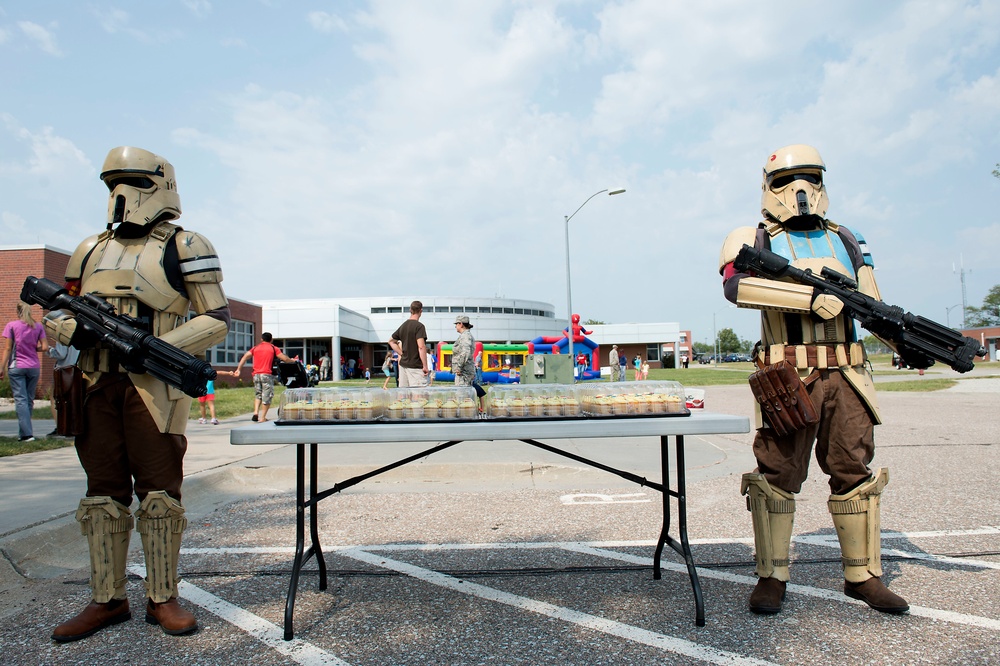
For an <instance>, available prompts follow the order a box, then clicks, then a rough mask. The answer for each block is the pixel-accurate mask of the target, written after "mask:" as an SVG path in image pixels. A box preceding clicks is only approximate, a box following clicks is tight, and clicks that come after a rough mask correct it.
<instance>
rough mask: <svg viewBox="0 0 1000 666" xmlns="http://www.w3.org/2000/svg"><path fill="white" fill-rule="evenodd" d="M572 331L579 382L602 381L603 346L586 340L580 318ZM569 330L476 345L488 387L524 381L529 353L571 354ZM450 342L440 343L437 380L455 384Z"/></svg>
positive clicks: (435, 365) (575, 322)
mask: <svg viewBox="0 0 1000 666" xmlns="http://www.w3.org/2000/svg"><path fill="white" fill-rule="evenodd" d="M571 321H572V328H573V332H572V335H573V353H574V354H576V357H577V363H576V365H577V367H579V368H581V371H580V373H579V375H578V378H579V379H600V378H601V362H600V346H599V345H598V344H597V343H596V342H594V341H593V340H591V339H590V338H588V337H586V336H587V335H589V334H590V333H592V332H593V331H587V330H585V329H584V328H583V326H581V325H580V315H578V314H575V315H573V316H572V318H571ZM570 335H571V333H570V328H569V327H566V328H564V329H563V334H562V335H560V336H539V337H537V338H535V339H534V340H532V341H531V342H527V343H523V344H509V345H507V344H491V343H482V342H476V356H478V357H479V358H481V359H482V360H481V361H480V369H481V370H482V373H483V383H485V384H516V383H519V382H520V380H521V366H522V365H524V363H525V359H526V358H527V356H528V354H566V353H568V352H569V336H570ZM451 350H452V345H451V344H450V343H444V342H439V343H438V344H437V354H436V359H435V362H434V367H433V368H432V370H433V371H434V381H442V382H453V381H455V375H454V374H452V373H451V372H450V368H451Z"/></svg>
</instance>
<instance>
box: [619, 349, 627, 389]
mask: <svg viewBox="0 0 1000 666" xmlns="http://www.w3.org/2000/svg"><path fill="white" fill-rule="evenodd" d="M627 369H628V354H626V353H625V352H621V351H620V352H618V380H619V381H623V382H624V381H625V380H627V379H628V372H627Z"/></svg>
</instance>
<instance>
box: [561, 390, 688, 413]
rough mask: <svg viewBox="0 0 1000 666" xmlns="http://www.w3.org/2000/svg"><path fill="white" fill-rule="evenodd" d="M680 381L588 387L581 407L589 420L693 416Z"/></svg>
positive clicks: (581, 401)
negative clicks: (593, 418)
mask: <svg viewBox="0 0 1000 666" xmlns="http://www.w3.org/2000/svg"><path fill="white" fill-rule="evenodd" d="M685 396H686V392H685V389H684V387H683V386H682V385H681V384H680V383H679V382H671V381H644V382H609V383H600V384H590V385H586V386H584V387H583V389H582V395H581V398H580V406H581V408H582V411H583V413H584V414H585V415H586V416H589V417H598V418H601V417H616V418H620V417H651V416H689V415H690V414H691V412H690V410H689V409H688V407H687V403H686V400H685Z"/></svg>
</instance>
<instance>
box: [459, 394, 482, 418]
mask: <svg viewBox="0 0 1000 666" xmlns="http://www.w3.org/2000/svg"><path fill="white" fill-rule="evenodd" d="M477 411H478V410H477V409H476V401H475V400H473V399H472V398H462V401H461V402H460V403H458V416H459V417H460V418H463V419H474V418H476V412H477Z"/></svg>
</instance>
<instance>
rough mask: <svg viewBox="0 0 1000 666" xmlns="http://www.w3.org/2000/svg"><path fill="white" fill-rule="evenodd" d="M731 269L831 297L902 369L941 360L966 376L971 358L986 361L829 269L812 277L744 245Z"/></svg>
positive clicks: (958, 339) (945, 331)
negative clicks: (888, 347)
mask: <svg viewBox="0 0 1000 666" xmlns="http://www.w3.org/2000/svg"><path fill="white" fill-rule="evenodd" d="M733 265H734V266H735V267H736V270H738V271H740V272H743V273H750V272H753V273H756V274H757V275H762V276H764V277H768V278H772V279H780V278H788V279H790V280H792V281H794V282H798V283H800V284H804V285H808V286H810V287H813V289H814V290H815V291H814V293H815V294H817V295H819V294H828V295H830V296H836V297H837V298H838V299H840V300H841V301H842V302H843V304H844V310H845V311H846V312H847V313H848V314H850V315H851V316H852V317H854V318H855V319H857V320H858V321H859V322H861V326H862V327H863V328H865V329H867V330H869V331H871V332H872V333H874V334H875V335H877V336H879V337H880V338H883V339H885V340H888V341H890V342H892V343H895V344H896V345H897V347H898V351H899V355H900V357H902V358H903V360H904V361H905V362H907V363H908V365H912V366H914V367H924V368H926V367H930V366H931V365H933V363H934V361H941V362H942V363H945V364H947V365H948V366H949V367H950V368H951V369H952V370H956V371H958V372H968V371H969V370H972V369H973V368H974V367H975V364H974V363H973V359H975V357H977V356H986V348H985V347H983V345H981V344H980V343H979V342H978V341H977V340H975V339H973V338H970V337H966V336H964V335H962V334H961V333H959V332H958V331H956V330H955V329H952V328H948V327H947V326H942V325H941V324H939V323H937V322H935V321H931V320H930V319H927V318H926V317H921V316H919V315H915V314H911V313H909V312H906V311H904V310H903V308H901V307H899V306H896V305H888V304H887V303H883V302H882V301H879V300H876V299H874V298H872V297H871V296H868V295H866V294H862V293H861V292H859V291H858V283H857V282H855V281H854V280H852V279H851V278H850V277H848V276H846V275H844V274H842V273H838V272H837V271H835V270H832V269H830V268H823V270H822V271H820V274H819V275H816V274H815V273H813V272H812V270H810V269H808V268H806V269H801V268H797V267H795V266H792V265H791V264H790V263H789V262H788V260H787V259H785V258H784V257H782V256H780V255H778V254H775V253H774V252H771V251H770V250H763V249H761V250H757V249H755V248H753V247H750V246H749V245H744V246H743V248H742V249H741V250H740V251H739V254H737V255H736V260H735V261H734V262H733Z"/></svg>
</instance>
